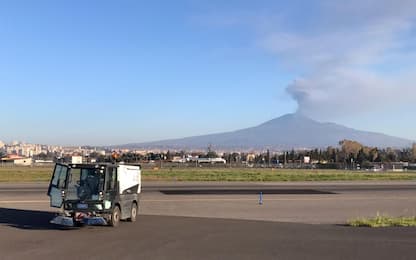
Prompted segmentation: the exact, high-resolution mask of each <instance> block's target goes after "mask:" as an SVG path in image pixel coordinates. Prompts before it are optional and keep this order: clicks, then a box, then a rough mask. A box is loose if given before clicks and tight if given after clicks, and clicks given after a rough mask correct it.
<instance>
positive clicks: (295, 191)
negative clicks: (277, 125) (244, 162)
mask: <svg viewBox="0 0 416 260" xmlns="http://www.w3.org/2000/svg"><path fill="white" fill-rule="evenodd" d="M160 192H161V193H163V194H166V195H251V194H260V192H262V193H263V194H299V195H313V194H336V193H334V192H329V191H320V190H308V189H261V190H260V189H226V190H225V189H224V190H222V189H198V190H192V189H184V190H160Z"/></svg>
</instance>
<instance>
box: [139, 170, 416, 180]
mask: <svg viewBox="0 0 416 260" xmlns="http://www.w3.org/2000/svg"><path fill="white" fill-rule="evenodd" d="M143 179H144V180H167V181H169V180H176V181H265V182H268V181H342V180H350V181H354V180H415V179H416V173H369V172H356V171H338V170H289V169H273V170H272V169H251V168H240V169H229V168H222V169H209V168H205V169H204V168H202V169H200V168H172V169H156V170H151V169H145V170H144V171H143Z"/></svg>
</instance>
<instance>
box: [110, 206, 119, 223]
mask: <svg viewBox="0 0 416 260" xmlns="http://www.w3.org/2000/svg"><path fill="white" fill-rule="evenodd" d="M120 218H121V211H120V207H119V206H115V207H114V209H113V212H112V213H111V219H110V226H112V227H118V225H119V224H120Z"/></svg>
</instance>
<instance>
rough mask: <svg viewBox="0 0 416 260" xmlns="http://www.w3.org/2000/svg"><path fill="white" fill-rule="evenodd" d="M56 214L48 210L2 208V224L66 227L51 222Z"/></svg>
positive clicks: (44, 228)
mask: <svg viewBox="0 0 416 260" xmlns="http://www.w3.org/2000/svg"><path fill="white" fill-rule="evenodd" d="M55 216H56V214H55V213H53V212H47V211H35V210H23V209H11V208H0V226H1V225H5V226H9V227H14V228H19V229H28V230H50V229H54V230H59V229H65V228H63V227H60V226H57V225H53V224H50V223H49V221H50V220H51V219H53V218H54V217H55Z"/></svg>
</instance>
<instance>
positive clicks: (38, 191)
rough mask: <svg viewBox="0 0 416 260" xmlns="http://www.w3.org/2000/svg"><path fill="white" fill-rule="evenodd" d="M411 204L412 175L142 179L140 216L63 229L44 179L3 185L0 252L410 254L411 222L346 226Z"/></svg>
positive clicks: (415, 232)
mask: <svg viewBox="0 0 416 260" xmlns="http://www.w3.org/2000/svg"><path fill="white" fill-rule="evenodd" d="M260 192H262V193H263V205H259V193H260ZM415 211H416V183H415V182H330V183H325V182H322V183H316V182H313V183H174V182H171V183H151V182H146V183H144V184H143V193H142V200H141V205H140V217H139V219H138V222H137V223H128V222H123V223H121V225H120V227H119V228H110V227H83V228H80V229H64V228H59V227H57V226H54V225H51V224H49V220H50V219H52V218H53V216H54V210H53V209H51V208H49V201H48V197H47V196H46V185H45V184H0V259H24V258H29V259H52V258H59V259H415V257H414V254H415V253H414V252H415V249H416V228H382V229H370V228H352V227H347V226H345V225H344V224H345V223H346V221H347V220H348V219H350V218H354V217H363V216H374V215H375V214H376V213H377V212H380V213H386V214H389V215H393V216H400V215H416V214H415V213H416V212H415Z"/></svg>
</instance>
